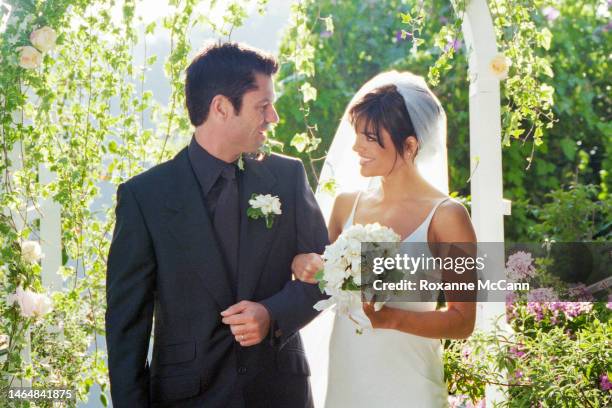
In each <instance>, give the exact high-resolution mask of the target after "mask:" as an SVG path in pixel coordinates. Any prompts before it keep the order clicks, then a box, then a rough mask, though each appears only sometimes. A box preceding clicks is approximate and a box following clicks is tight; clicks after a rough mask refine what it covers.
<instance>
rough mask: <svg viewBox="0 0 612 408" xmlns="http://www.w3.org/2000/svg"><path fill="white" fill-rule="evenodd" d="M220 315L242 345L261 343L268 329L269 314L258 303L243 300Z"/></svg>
mask: <svg viewBox="0 0 612 408" xmlns="http://www.w3.org/2000/svg"><path fill="white" fill-rule="evenodd" d="M221 316H223V319H222V320H221V321H222V322H223V323H225V324H229V326H230V329H231V330H232V334H233V335H234V337H235V338H236V341H237V342H238V343H240V345H241V346H242V347H249V346H254V345H256V344H259V343H261V341H262V340H263V339H264V338H265V337H266V336H267V335H268V332H269V330H270V314H269V313H268V309H266V308H265V307H264V306H263V305H261V304H260V303H256V302H249V301H248V300H243V301H241V302H239V303H236V304H235V305H233V306H230V307H228V308H227V309H226V310H224V311H223V312H221Z"/></svg>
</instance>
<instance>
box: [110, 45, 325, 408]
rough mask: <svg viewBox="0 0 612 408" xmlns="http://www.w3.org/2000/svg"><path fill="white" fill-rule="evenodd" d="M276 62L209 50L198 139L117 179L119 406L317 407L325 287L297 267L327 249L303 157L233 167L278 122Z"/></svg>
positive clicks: (193, 90) (196, 78) (196, 64)
mask: <svg viewBox="0 0 612 408" xmlns="http://www.w3.org/2000/svg"><path fill="white" fill-rule="evenodd" d="M277 69H278V64H277V62H276V61H275V60H274V59H273V58H272V57H270V56H268V55H266V54H264V53H263V52H261V51H258V50H255V49H253V48H249V47H247V46H245V45H241V44H236V43H226V44H217V45H213V46H210V47H208V48H206V49H205V50H204V51H203V52H202V53H200V54H199V55H197V56H196V57H195V58H194V60H193V61H192V63H191V64H190V66H189V67H188V69H187V76H186V84H185V94H186V100H187V110H188V112H189V117H190V120H191V122H192V124H193V125H194V127H195V132H194V135H193V138H192V140H191V143H190V144H189V146H188V147H186V148H185V149H183V150H182V151H181V152H180V153H179V154H178V155H177V156H176V157H175V158H174V159H172V160H170V161H168V162H166V163H162V164H161V165H159V166H156V167H154V168H152V169H150V170H148V171H146V172H144V173H142V174H140V175H138V176H136V177H134V178H132V179H130V180H129V181H127V182H126V183H123V184H122V185H120V186H119V189H118V192H117V208H116V214H117V223H116V226H115V232H114V235H113V241H112V244H111V248H110V253H109V258H108V276H107V303H108V309H107V313H106V337H107V345H108V354H109V372H110V381H111V395H112V399H113V404H114V406H115V407H116V408H123V407H126V408H134V407H149V406H151V407H186V408H187V407H207V408H208V407H247V408H250V407H279V408H280V407H283V408H285V407H311V406H312V398H311V393H310V386H309V381H308V376H309V375H310V373H309V368H308V363H307V361H306V359H305V356H304V350H303V346H302V342H301V339H300V336H299V334H298V330H299V329H300V328H302V327H303V326H304V325H306V324H307V323H308V322H309V321H310V320H312V319H313V318H314V317H315V315H316V311H315V310H314V309H313V307H312V306H313V304H314V303H315V302H316V301H317V300H319V299H320V296H321V294H320V292H319V291H318V289H317V287H316V286H315V285H311V284H306V283H302V282H300V281H297V280H292V279H291V269H290V266H291V262H292V260H293V257H294V256H295V255H296V254H298V253H309V252H316V253H322V251H323V249H324V247H325V245H326V244H327V231H326V228H325V223H324V220H323V217H322V215H321V212H320V210H319V208H318V206H317V204H316V201H315V199H314V195H313V193H312V190H311V189H310V187H309V186H308V183H307V179H306V175H305V172H304V167H303V165H302V163H301V162H300V161H298V160H295V159H291V158H287V157H283V156H280V155H276V154H272V155H270V156H269V157H266V158H264V159H262V160H256V159H252V158H246V157H245V158H244V170H239V169H238V168H237V165H236V163H237V161H238V160H239V158H240V157H241V155H242V154H243V153H248V152H255V151H257V149H258V148H259V147H260V146H261V145H262V144H263V143H264V141H265V138H266V136H265V133H264V132H265V131H266V129H267V128H268V126H269V125H270V124H273V123H276V122H278V115H277V113H276V110H275V109H274V99H275V94H274V86H273V83H272V75H274V74H275V73H276V71H277ZM254 194H257V195H259V194H262V195H265V194H270V195H272V196H276V197H278V198H279V199H280V202H281V211H282V213H281V214H272V215H274V218H273V219H272V220H271V221H272V225H271V226H270V225H268V224H267V223H266V221H265V220H264V219H262V218H260V219H252V218H250V217H248V216H247V210H248V209H249V207H250V204H249V199H250V198H251V196H252V195H254ZM153 317H155V318H154V319H153ZM153 320H154V321H155V325H154V335H153V339H154V344H153V354H152V361H151V364H150V365H149V364H148V362H147V351H148V345H149V338H150V333H151V327H152V323H153Z"/></svg>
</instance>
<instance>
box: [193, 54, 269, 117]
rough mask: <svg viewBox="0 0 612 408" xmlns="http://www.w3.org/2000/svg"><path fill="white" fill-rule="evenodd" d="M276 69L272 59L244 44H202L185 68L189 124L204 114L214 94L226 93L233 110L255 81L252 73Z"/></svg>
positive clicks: (237, 106)
mask: <svg viewBox="0 0 612 408" xmlns="http://www.w3.org/2000/svg"><path fill="white" fill-rule="evenodd" d="M277 71H278V62H277V61H276V59H275V58H274V57H273V56H272V55H269V54H267V53H265V52H263V51H261V50H258V49H255V48H251V47H249V46H247V45H245V44H240V43H234V42H228V43H217V44H214V45H211V46H208V47H206V48H204V50H202V51H201V52H200V53H199V54H198V55H196V56H195V58H194V59H193V61H191V64H189V67H187V70H186V79H185V99H186V105H187V111H188V112H189V119H190V120H191V123H192V124H193V126H199V125H201V124H202V123H203V122H204V121H205V120H206V119H207V118H208V112H209V110H210V103H211V101H212V100H213V98H214V97H215V96H216V95H223V96H225V97H227V98H228V99H229V100H230V101H231V103H232V106H233V107H234V111H235V112H236V114H239V113H240V109H241V107H242V97H243V95H244V94H245V93H246V92H247V91H249V90H252V89H255V88H257V86H256V85H255V73H260V74H265V75H268V76H272V75H273V74H275V73H276V72H277Z"/></svg>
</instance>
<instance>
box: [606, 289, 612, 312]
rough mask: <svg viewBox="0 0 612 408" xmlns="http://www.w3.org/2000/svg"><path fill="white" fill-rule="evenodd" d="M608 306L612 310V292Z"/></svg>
mask: <svg viewBox="0 0 612 408" xmlns="http://www.w3.org/2000/svg"><path fill="white" fill-rule="evenodd" d="M606 307H607V308H608V309H611V310H612V293H611V294H610V295H608V303H607V304H606Z"/></svg>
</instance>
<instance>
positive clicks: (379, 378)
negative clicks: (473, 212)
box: [292, 72, 476, 408]
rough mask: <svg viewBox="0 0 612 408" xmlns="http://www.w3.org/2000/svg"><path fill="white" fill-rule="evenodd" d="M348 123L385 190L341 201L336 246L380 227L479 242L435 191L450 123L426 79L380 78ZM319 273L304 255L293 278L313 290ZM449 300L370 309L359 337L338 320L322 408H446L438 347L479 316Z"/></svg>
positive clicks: (454, 206) (317, 260)
mask: <svg viewBox="0 0 612 408" xmlns="http://www.w3.org/2000/svg"><path fill="white" fill-rule="evenodd" d="M345 117H346V119H347V120H348V121H349V123H350V124H351V125H352V127H353V129H354V131H355V142H354V145H353V150H354V151H355V152H356V153H357V154H358V155H359V166H360V173H361V175H362V176H364V177H371V178H379V183H378V185H377V186H375V187H374V188H372V189H369V190H367V191H361V192H357V193H345V194H340V195H339V196H338V197H337V198H336V200H335V203H334V206H333V210H332V214H331V218H330V220H329V226H328V230H329V238H330V241H331V242H334V241H335V240H336V239H337V238H338V236H339V235H340V234H341V233H342V231H343V230H345V229H347V228H348V227H350V226H351V225H353V224H370V223H374V222H378V223H380V224H382V225H385V226H387V227H390V228H392V229H393V230H394V231H395V232H396V233H397V234H399V235H400V236H401V237H402V240H403V241H404V242H421V243H429V245H430V246H431V248H438V246H436V245H435V244H436V243H457V242H458V243H475V242H476V236H475V233H474V230H473V228H472V225H471V222H470V218H469V215H468V213H467V211H466V209H465V208H464V207H463V206H462V205H461V204H460V203H458V202H457V201H454V200H452V199H450V198H449V197H448V196H447V195H446V194H445V193H444V192H442V191H440V189H439V188H436V186H435V185H437V186H440V183H439V180H440V179H445V178H446V174H444V173H446V147H445V140H446V133H445V132H446V130H445V127H446V119H445V114H444V110H443V108H442V106H441V105H440V103H439V101H438V99H437V98H436V97H435V95H434V94H433V93H432V92H431V91H430V90H429V89H428V87H427V85H426V84H425V81H424V80H423V79H422V78H421V77H418V76H415V75H412V74H410V73H398V72H388V73H384V74H381V75H379V76H377V77H375V78H374V79H373V80H371V81H370V82H368V84H366V85H364V88H362V90H360V92H359V93H358V94H357V97H356V98H354V100H353V101H352V102H351V104H350V105H349V109H348V111H347V114H346V115H345ZM441 152H442V153H443V154H442V155H440V153H441ZM436 157H437V159H436ZM436 160H437V161H436ZM432 161H433V162H432ZM423 169H428V170H427V171H426V172H423ZM440 176H442V177H440ZM373 180H378V179H373ZM446 188H447V187H443V189H446ZM426 247H427V246H426ZM433 252H434V254H433V255H434V256H444V255H448V254H441V253H439V250H437V249H434V250H433ZM418 255H421V254H420V253H419V254H415V256H418ZM425 255H432V254H431V253H429V254H425ZM322 267H323V262H322V259H321V257H320V255H318V254H302V255H298V256H297V257H296V258H295V259H294V261H293V265H292V268H293V272H294V274H295V276H296V277H297V278H298V279H300V280H302V281H305V282H310V283H312V282H315V279H314V275H315V274H316V272H317V271H318V270H320V269H322ZM445 273H446V272H445ZM445 295H446V300H447V303H446V307H444V308H442V309H438V310H436V306H437V304H436V302H403V303H389V304H387V305H386V306H384V307H383V308H382V310H380V311H378V312H375V311H374V307H373V305H372V304H368V303H364V305H363V310H364V312H365V313H366V315H367V316H368V317H369V319H370V321H371V323H372V327H373V328H374V330H371V331H366V332H364V333H363V334H362V335H356V334H355V326H354V324H353V323H352V322H351V321H350V320H349V318H347V317H345V316H341V315H336V317H335V321H334V328H333V331H332V334H331V340H330V353H329V359H330V362H329V374H328V386H327V397H326V406H327V407H332V408H335V407H344V406H350V407H373V406H385V407H419V408H421V407H442V406H447V395H446V385H445V383H444V378H443V362H442V345H441V341H440V339H447V338H465V337H467V336H469V335H470V333H471V332H472V330H473V327H474V321H475V314H476V308H475V304H474V303H473V302H457V301H453V295H452V294H449V293H445Z"/></svg>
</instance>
